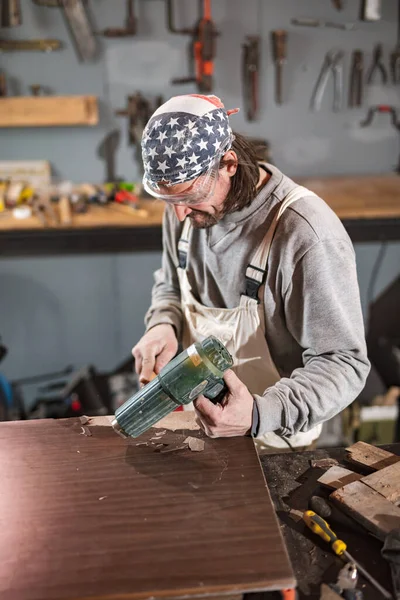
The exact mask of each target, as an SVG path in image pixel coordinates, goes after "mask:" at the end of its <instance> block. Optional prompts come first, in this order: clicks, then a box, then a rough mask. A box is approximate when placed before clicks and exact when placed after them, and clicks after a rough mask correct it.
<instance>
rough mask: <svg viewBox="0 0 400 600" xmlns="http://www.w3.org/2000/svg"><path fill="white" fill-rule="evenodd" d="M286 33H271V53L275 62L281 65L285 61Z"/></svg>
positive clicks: (279, 30) (277, 31) (282, 30)
mask: <svg viewBox="0 0 400 600" xmlns="http://www.w3.org/2000/svg"><path fill="white" fill-rule="evenodd" d="M286 44H287V31H285V30H284V29H277V30H275V31H273V32H272V52H273V58H274V61H275V62H278V63H279V62H280V63H283V62H284V61H285V60H286Z"/></svg>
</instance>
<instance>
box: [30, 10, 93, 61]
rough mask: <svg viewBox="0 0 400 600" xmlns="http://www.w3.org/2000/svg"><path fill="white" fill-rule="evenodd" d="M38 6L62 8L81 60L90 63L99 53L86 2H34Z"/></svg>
mask: <svg viewBox="0 0 400 600" xmlns="http://www.w3.org/2000/svg"><path fill="white" fill-rule="evenodd" d="M33 2H34V3H35V4H37V5H38V6H46V7H48V8H57V7H59V8H61V9H62V11H63V16H64V19H65V21H66V23H67V26H68V28H69V31H70V34H71V37H72V40H73V42H74V45H75V49H76V52H77V55H78V58H79V60H81V61H90V60H92V59H93V58H94V57H95V55H96V53H97V41H96V38H95V36H94V34H93V31H92V27H91V24H90V21H89V17H88V14H87V11H86V6H85V3H84V0H33Z"/></svg>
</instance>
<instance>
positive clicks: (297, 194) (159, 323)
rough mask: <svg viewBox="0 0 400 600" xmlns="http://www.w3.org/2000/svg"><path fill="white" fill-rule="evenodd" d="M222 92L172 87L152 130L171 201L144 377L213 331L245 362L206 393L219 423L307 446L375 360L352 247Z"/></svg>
mask: <svg viewBox="0 0 400 600" xmlns="http://www.w3.org/2000/svg"><path fill="white" fill-rule="evenodd" d="M234 112H237V111H227V110H226V109H225V108H224V105H223V104H222V102H221V101H220V100H219V99H218V98H216V97H215V96H199V95H195V94H194V95H185V96H177V97H174V98H171V99H170V100H169V101H168V102H166V103H165V104H163V105H162V106H161V107H160V108H158V109H157V110H156V112H155V113H154V115H153V116H152V117H151V119H150V120H149V122H148V124H147V126H146V128H145V131H144V134H143V141H142V153H143V162H144V169H145V174H144V178H143V183H144V187H145V189H146V190H147V192H148V193H150V194H151V195H153V196H155V197H157V198H161V199H163V200H164V201H165V203H166V207H165V214H164V222H163V259H162V267H161V269H160V270H159V271H157V272H156V273H155V285H154V288H153V293H152V303H151V307H150V309H149V311H148V313H147V315H146V326H147V330H146V333H145V335H144V336H143V337H142V339H141V340H140V341H139V343H138V344H137V345H136V346H135V347H134V348H133V350H132V352H133V355H134V357H135V359H136V370H137V372H138V374H139V376H140V382H141V383H142V384H143V383H146V382H148V381H149V380H150V378H151V376H152V373H153V371H154V372H155V373H159V371H160V370H161V369H162V367H164V366H165V365H166V364H167V363H168V362H169V361H170V360H171V359H172V358H173V356H174V355H175V354H176V352H177V349H178V342H179V341H182V343H183V346H184V347H187V346H188V345H189V344H191V343H193V341H197V340H202V339H204V337H206V336H208V335H210V334H213V335H215V336H216V337H218V338H219V339H220V340H221V341H222V342H223V343H224V344H225V345H226V347H227V349H228V350H229V351H230V352H231V354H232V356H233V359H234V368H233V370H231V371H228V372H227V373H226V376H225V382H226V385H227V387H228V390H229V391H228V393H227V394H226V396H225V398H224V400H223V401H222V402H221V403H220V404H215V405H214V404H213V403H212V402H210V401H209V400H207V399H206V398H205V397H204V396H200V397H199V398H198V399H197V400H196V401H195V410H196V413H197V420H198V422H199V424H200V426H201V427H202V429H203V430H204V431H205V432H206V434H207V435H209V436H211V437H226V436H238V435H247V434H252V435H253V436H254V437H255V438H256V443H257V445H258V448H259V449H260V450H263V449H264V450H266V451H267V450H268V449H271V448H282V449H283V448H286V449H288V448H296V449H300V448H304V447H307V446H309V445H311V444H312V443H314V442H315V440H316V439H317V438H318V436H319V435H320V432H321V428H322V423H323V422H324V421H326V420H327V419H330V418H331V417H333V416H334V415H336V414H337V413H339V412H340V411H341V410H342V409H343V408H345V407H346V406H347V405H348V404H350V403H351V402H352V401H353V400H354V399H355V398H356V396H357V395H358V394H359V392H360V391H361V389H362V388H363V386H364V382H365V379H366V377H367V374H368V371H369V361H368V359H367V355H366V346H365V340H364V328H363V321H362V314H361V307H360V299H359V290H358V284H357V275H356V267H355V258H354V250H353V246H352V244H351V241H350V239H349V237H348V235H347V233H346V231H345V230H344V228H343V226H342V224H341V222H340V221H339V219H338V218H337V217H336V215H335V214H334V213H333V212H332V211H331V210H330V208H329V207H328V206H327V205H326V204H325V202H324V201H323V200H321V199H320V198H318V197H317V196H316V195H315V194H313V193H312V192H310V191H309V190H307V189H305V188H302V187H299V186H297V185H296V184H295V183H294V182H293V181H291V180H290V179H289V178H288V177H286V176H285V175H283V174H282V173H281V172H280V171H279V170H278V169H277V168H276V167H274V166H272V165H269V164H263V163H258V161H257V157H256V154H255V151H254V148H253V147H252V145H251V144H249V143H248V142H247V141H246V139H245V138H243V137H242V136H240V135H235V136H234V135H233V133H232V129H231V126H230V122H229V116H230V114H232V113H234Z"/></svg>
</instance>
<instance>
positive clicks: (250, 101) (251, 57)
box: [242, 35, 260, 121]
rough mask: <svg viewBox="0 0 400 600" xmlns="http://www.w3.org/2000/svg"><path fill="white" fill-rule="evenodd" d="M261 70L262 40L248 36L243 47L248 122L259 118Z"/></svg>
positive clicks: (245, 104)
mask: <svg viewBox="0 0 400 600" xmlns="http://www.w3.org/2000/svg"><path fill="white" fill-rule="evenodd" d="M259 68H260V38H259V37H258V36H256V35H248V36H246V40H245V43H244V44H243V45H242V86H243V100H244V107H245V114H246V117H247V119H248V121H254V120H255V119H256V118H257V116H258V109H259Z"/></svg>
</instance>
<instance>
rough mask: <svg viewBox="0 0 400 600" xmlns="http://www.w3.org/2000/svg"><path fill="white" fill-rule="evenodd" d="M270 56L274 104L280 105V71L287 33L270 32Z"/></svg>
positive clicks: (284, 60)
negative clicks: (272, 69)
mask: <svg viewBox="0 0 400 600" xmlns="http://www.w3.org/2000/svg"><path fill="white" fill-rule="evenodd" d="M271 37H272V55H273V60H274V63H275V102H276V103H277V104H282V71H283V65H284V64H285V62H286V45H287V31H285V30H284V29H278V30H275V31H272V32H271Z"/></svg>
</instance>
